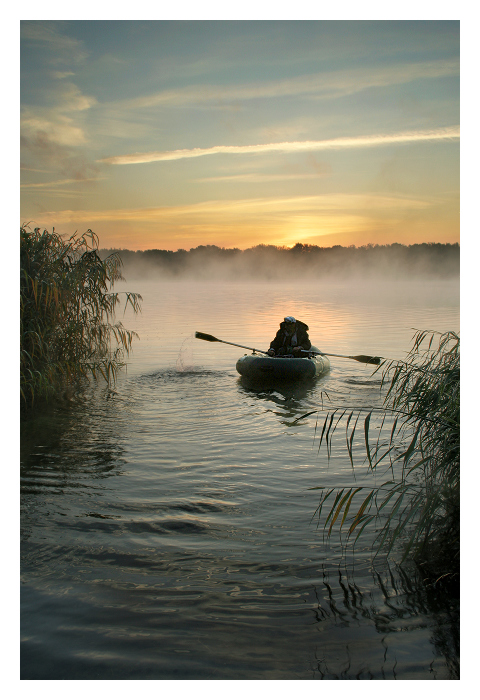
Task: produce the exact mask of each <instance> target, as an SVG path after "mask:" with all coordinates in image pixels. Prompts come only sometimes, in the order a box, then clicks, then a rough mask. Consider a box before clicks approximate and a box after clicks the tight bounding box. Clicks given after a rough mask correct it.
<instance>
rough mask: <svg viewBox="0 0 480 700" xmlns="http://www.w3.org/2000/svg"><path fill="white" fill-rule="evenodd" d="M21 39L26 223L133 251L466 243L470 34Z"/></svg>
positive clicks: (292, 30)
mask: <svg viewBox="0 0 480 700" xmlns="http://www.w3.org/2000/svg"><path fill="white" fill-rule="evenodd" d="M21 26H22V44H21V53H22V61H21V66H22V76H21V103H22V178H21V217H20V218H21V223H24V222H31V223H30V225H31V226H40V227H46V228H49V229H50V228H52V227H53V226H54V227H55V229H56V230H57V231H59V232H61V233H66V234H72V233H73V232H74V231H76V230H78V231H83V230H86V229H87V228H90V229H93V230H94V231H95V232H96V233H97V234H98V235H99V237H100V242H101V245H102V247H120V248H130V249H132V250H142V249H148V248H161V249H168V250H177V249H179V248H185V249H190V248H192V247H196V246H198V245H218V246H222V247H236V248H242V249H243V248H247V247H251V246H254V245H258V244H260V243H264V244H274V245H282V246H292V245H294V244H295V243H297V242H301V243H310V244H315V245H321V246H332V245H336V244H341V245H351V244H354V245H364V244H367V243H393V242H399V243H405V244H410V243H416V242H430V241H432V242H440V243H453V242H457V241H459V137H460V132H459V126H458V125H459V121H460V119H459V22H457V21H411V22H410V21H385V22H384V21H261V22H255V21H246V22H244V21H238V22H236V21H205V22H203V21H195V22H190V21H122V22H118V21H83V20H79V21H22V22H21Z"/></svg>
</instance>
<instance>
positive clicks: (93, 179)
mask: <svg viewBox="0 0 480 700" xmlns="http://www.w3.org/2000/svg"><path fill="white" fill-rule="evenodd" d="M103 179H104V178H99V177H84V178H68V179H66V180H54V181H52V182H32V183H28V184H27V183H25V184H23V185H20V187H21V188H22V189H35V188H40V189H44V188H46V189H48V188H50V187H59V186H62V185H71V184H72V183H75V184H81V183H83V182H96V181H97V180H103Z"/></svg>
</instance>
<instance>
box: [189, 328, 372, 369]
mask: <svg viewBox="0 0 480 700" xmlns="http://www.w3.org/2000/svg"><path fill="white" fill-rule="evenodd" d="M195 338H199V339H200V340H208V342H209V343H225V345H235V347H236V348H243V349H244V350H253V352H261V353H263V354H264V355H268V353H267V352H265V350H257V349H256V348H249V347H247V346H246V345H238V343H229V342H228V341H227V340H220V338H215V336H214V335H209V334H208V333H200V332H199V331H195ZM302 352H306V353H309V354H310V355H327V356H328V357H343V358H344V359H345V360H355V361H356V362H363V363H365V364H367V365H379V364H380V362H381V361H382V358H381V357H372V356H371V355H334V354H333V353H331V352H315V351H313V350H302Z"/></svg>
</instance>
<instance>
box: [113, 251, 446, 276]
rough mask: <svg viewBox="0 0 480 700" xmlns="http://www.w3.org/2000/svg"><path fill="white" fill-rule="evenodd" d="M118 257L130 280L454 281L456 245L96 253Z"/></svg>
mask: <svg viewBox="0 0 480 700" xmlns="http://www.w3.org/2000/svg"><path fill="white" fill-rule="evenodd" d="M112 253H115V254H118V255H119V256H120V257H121V259H122V261H123V263H124V265H125V271H126V273H127V274H128V275H129V276H132V277H133V276H135V275H137V274H141V275H142V276H144V275H145V274H146V275H149V276H152V277H158V276H160V275H162V276H163V277H166V278H168V277H180V276H184V275H188V276H192V277H194V278H198V279H212V278H220V279H224V278H225V279H232V278H238V279H255V280H257V281H259V280H262V279H267V280H269V279H284V278H285V275H293V274H301V275H302V277H305V276H308V277H312V278H314V279H323V278H327V279H341V278H345V277H347V276H348V277H351V276H352V275H354V276H360V277H366V276H368V277H369V278H371V277H372V276H377V277H388V278H389V279H392V278H396V277H397V278H401V279H403V278H405V277H418V276H420V277H422V278H426V277H428V278H441V279H445V278H455V277H458V275H459V272H460V247H459V245H458V244H456V243H455V244H449V243H446V244H442V243H421V244H415V245H401V244H400V243H393V244H391V245H366V246H360V247H356V246H353V245H352V246H348V247H344V246H341V245H335V246H332V247H330V248H327V247H325V248H324V247H320V246H316V245H305V244H302V243H297V244H296V245H295V246H293V247H292V248H287V247H285V246H273V245H257V246H255V247H253V248H248V249H246V250H240V249H238V248H219V247H218V246H214V245H206V246H204V245H202V246H198V247H197V248H192V249H190V250H188V251H187V250H176V251H172V250H137V251H132V250H121V249H110V250H103V251H101V254H102V256H107V255H111V254H112Z"/></svg>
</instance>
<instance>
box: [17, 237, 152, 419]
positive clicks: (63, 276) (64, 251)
mask: <svg viewBox="0 0 480 700" xmlns="http://www.w3.org/2000/svg"><path fill="white" fill-rule="evenodd" d="M98 250H99V248H98V237H97V236H96V234H95V233H93V231H90V230H88V231H87V232H86V233H84V234H83V235H81V236H79V235H77V234H74V235H73V236H71V237H70V238H69V239H67V240H65V239H64V238H62V236H60V235H58V234H57V233H56V232H55V230H54V229H53V231H52V232H48V231H43V232H42V231H40V229H38V228H36V229H34V230H33V231H31V230H29V229H28V228H27V227H26V226H24V227H22V228H21V229H20V263H21V265H20V267H21V269H20V391H21V398H22V405H23V406H24V407H28V406H32V405H34V404H35V403H37V402H38V401H40V400H42V399H50V398H51V397H52V396H55V395H56V394H58V393H59V392H60V391H62V390H64V389H65V388H66V387H68V386H71V385H72V384H73V383H75V382H76V381H78V380H79V379H81V378H82V377H87V376H93V377H95V378H96V377H99V376H102V377H104V379H105V380H106V381H108V382H110V381H112V380H115V378H116V375H117V372H118V370H119V368H120V367H122V366H123V365H124V356H125V354H128V352H129V351H130V349H131V345H132V340H133V338H134V337H135V336H136V333H134V332H131V331H128V330H126V329H125V328H124V327H123V325H122V324H121V323H120V322H115V310H116V307H117V305H118V304H119V303H120V296H119V294H118V293H115V292H113V291H111V289H113V285H114V283H115V282H116V281H118V280H122V279H123V277H122V275H121V271H120V270H121V265H122V262H121V258H120V257H119V256H118V255H116V254H113V255H110V256H108V257H107V258H106V259H105V260H102V259H101V258H100V255H99V252H98ZM124 298H125V308H126V306H127V305H130V306H131V307H132V308H133V310H134V311H135V312H138V311H139V309H140V301H141V297H140V295H138V294H132V293H126V295H125V297H124Z"/></svg>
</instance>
